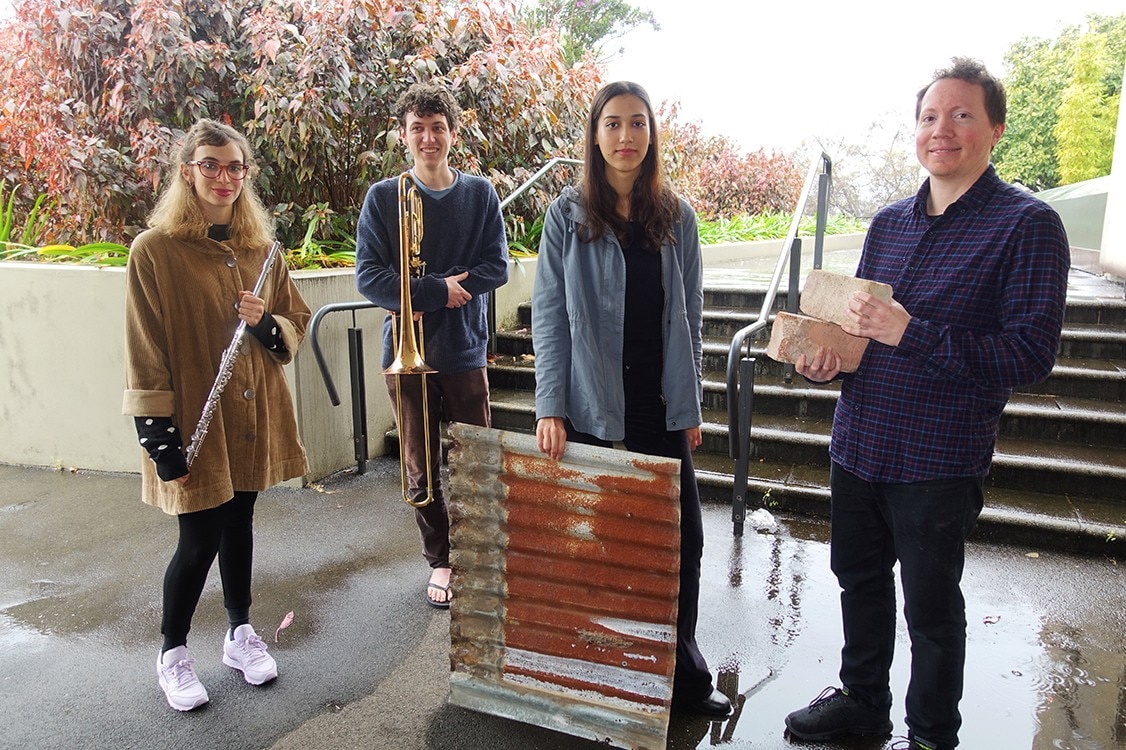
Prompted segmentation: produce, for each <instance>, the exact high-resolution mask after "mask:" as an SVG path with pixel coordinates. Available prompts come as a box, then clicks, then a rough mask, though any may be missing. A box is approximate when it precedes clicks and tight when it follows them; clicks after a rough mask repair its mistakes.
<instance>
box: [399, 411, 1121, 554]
mask: <svg viewBox="0 0 1126 750" xmlns="http://www.w3.org/2000/svg"><path fill="white" fill-rule="evenodd" d="M521 414H522V415H523V417H524V419H521V418H520V415H521ZM531 416H532V414H531V404H530V403H528V402H527V401H526V400H521V402H520V403H514V404H511V405H510V408H502V409H501V410H499V412H498V411H494V414H493V420H494V422H493V426H494V427H498V428H500V429H509V430H516V431H526V432H530V431H531V427H530V425H531ZM508 422H514V424H506V423H508ZM388 443H389V445H388V447H389V449H391V450H394V451H398V441H397V436H396V435H395V433H394V432H391V433H389V434H388ZM1000 460H1001V461H1003V460H1004V459H1003V458H1001V459H1000ZM693 462H694V464H695V466H696V475H697V483H698V485H699V490H700V496H701V499H702V500H703V501H704V502H710V503H718V504H721V505H727V504H730V503H731V498H732V488H733V485H734V476H733V473H732V470H733V468H734V462H733V461H732V460H731V459H730V458H728V457H727V456H726V455H720V454H715V453H706V452H705V453H701V452H697V453H696V454H695V455H694V456H693ZM750 468H751V475H750V477H749V481H748V486H747V496H746V502H747V514H748V515H750V513H751V512H753V511H754V510H755V509H757V508H764V509H766V510H768V511H770V512H772V513H775V512H781V513H791V514H797V515H804V516H810V517H817V518H828V516H829V489H828V486H829V469H828V467H827V466H810V465H807V464H802V463H789V462H785V461H771V460H759V461H754V462H752V465H751V467H750ZM974 538H976V539H981V540H993V541H997V542H1004V543H1008V544H1022V545H1028V546H1030V547H1032V548H1034V549H1060V550H1067V551H1069V552H1081V553H1084V554H1116V550H1117V548H1118V547H1119V546H1121V541H1122V540H1126V505H1124V504H1123V503H1122V502H1116V501H1114V500H1112V499H1107V498H1100V497H1084V496H1082V495H1079V494H1074V493H1059V492H1055V493H1053V492H1042V491H1037V490H1017V489H1012V488H1007V487H1000V486H997V485H996V484H994V483H992V482H989V483H987V485H986V487H985V508H984V510H983V511H982V514H981V518H980V519H979V522H978V525H977V528H976V529H975V531H974Z"/></svg>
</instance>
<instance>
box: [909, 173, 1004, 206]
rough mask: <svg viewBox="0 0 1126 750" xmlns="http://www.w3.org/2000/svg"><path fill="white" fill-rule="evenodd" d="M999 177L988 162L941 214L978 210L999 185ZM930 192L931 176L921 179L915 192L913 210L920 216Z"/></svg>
mask: <svg viewBox="0 0 1126 750" xmlns="http://www.w3.org/2000/svg"><path fill="white" fill-rule="evenodd" d="M1001 184H1002V182H1001V178H1000V177H998V176H997V170H996V169H994V168H993V165H992V164H990V165H989V166H988V167H986V168H985V171H984V172H982V173H981V177H978V178H977V182H975V183H974V184H973V185H971V186H970V189H969V190H967V191H966V192H964V193H962V195H961V197H959V198H958V200H956V201H954V202H953V203H951V204H950V206H949V207H948V208H947V209H946V212H945V213H944V214H943V215H947V214H949V213H950V212H951V211H974V212H977V211H980V210H981V209H982V208H983V207H984V206H985V204H986V203H988V202H989V199H990V197H991V196H992V195H993V193H994V191H996V189H997V187H998V186H999V185H1001ZM930 193H931V178H930V177H928V178H927V179H925V180H923V184H922V185H921V186H920V187H919V192H917V193H915V211H916V212H917V213H918V214H919V215H920V216H926V215H927V198H929V197H930Z"/></svg>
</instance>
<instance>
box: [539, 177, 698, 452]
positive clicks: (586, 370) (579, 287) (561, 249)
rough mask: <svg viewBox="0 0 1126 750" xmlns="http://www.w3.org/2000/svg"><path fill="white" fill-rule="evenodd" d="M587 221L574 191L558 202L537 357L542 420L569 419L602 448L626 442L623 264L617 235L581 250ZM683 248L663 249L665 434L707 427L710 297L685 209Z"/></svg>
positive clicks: (543, 281)
mask: <svg viewBox="0 0 1126 750" xmlns="http://www.w3.org/2000/svg"><path fill="white" fill-rule="evenodd" d="M584 219H585V215H584V212H583V208H582V206H581V205H580V204H579V202H578V192H577V191H576V190H575V189H574V188H572V187H567V188H564V189H563V192H562V194H561V195H560V196H559V197H558V198H556V199H555V201H554V202H552V204H551V207H550V208H548V210H547V216H546V217H545V218H544V227H543V235H542V237H541V238H540V251H539V260H538V262H537V266H536V282H535V287H534V289H533V292H532V344H533V346H534V347H535V352H536V418H537V419H538V418H543V417H567V418H569V419H570V420H571V423H572V424H573V425H574V426H575V428H576V429H577V430H579V431H580V432H585V433H589V434H591V435H594V436H595V437H598V438H601V439H603V440H622V439H623V438H624V437H625V388H624V386H623V384H622V347H623V342H624V335H625V334H624V329H625V301H626V262H625V257H624V256H623V255H622V250H621V247H620V246H619V244H618V240H617V238H616V237H615V236H614V234H613V232H608V233H607V234H606V235H604V236H603V237H602V239H600V240H598V241H597V242H594V243H587V242H582V241H581V240H580V239H579V237H578V234H577V228H578V226H579V225H580V224H583V222H584ZM673 233H674V235H675V236H676V244H675V245H670V244H665V245H663V246H662V247H661V278H662V285H663V286H664V297H665V306H664V321H663V323H664V337H663V338H664V375H663V379H662V389H663V392H664V398H665V403H666V407H667V414H666V422H665V425H666V428H667V429H668V430H669V431H674V430H686V429H688V428H690V427H696V426H698V425H699V424H700V423H701V421H702V417H701V411H700V403H701V399H702V397H703V384H702V381H701V377H700V367H701V357H702V354H703V343H702V340H701V332H700V329H701V323H702V318H703V301H704V294H703V287H702V276H701V274H702V269H701V265H702V264H701V260H700V236H699V234H698V233H697V229H696V213H695V211H693V210H692V207H691V206H689V205H688V203H687V202H686V201H683V200H681V201H680V220H679V221H678V222H677V223H676V224H675V225H674V227H673Z"/></svg>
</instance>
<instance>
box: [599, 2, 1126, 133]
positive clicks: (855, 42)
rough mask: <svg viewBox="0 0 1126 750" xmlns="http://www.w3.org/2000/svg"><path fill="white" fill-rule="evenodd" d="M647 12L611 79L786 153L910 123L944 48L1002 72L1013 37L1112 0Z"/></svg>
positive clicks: (1107, 11)
mask: <svg viewBox="0 0 1126 750" xmlns="http://www.w3.org/2000/svg"><path fill="white" fill-rule="evenodd" d="M633 2H634V4H635V5H636V6H638V7H641V8H646V9H649V10H652V11H653V13H654V14H655V15H656V17H657V21H658V23H660V25H661V30H660V31H653V30H652V29H650V28H648V27H645V28H644V29H637V30H635V31H633V32H631V33H630V34H628V35H626V36H625V37H623V38H622V39H621V40H620V41H619V42H618V43H617V44H613V43H612V44H611V45H608V48H609V47H618V46H622V47H624V48H625V53H624V54H623V55H622V56H620V57H618V58H616V59H614V60H612V61H611V62H610V64H609V66H608V75H609V78H610V80H617V79H627V80H633V81H636V82H638V83H640V84H641V85H642V86H644V87H645V88H646V90H648V92H649V95H650V97H651V98H652V99H653V104H654V106H656V105H657V104H658V103H659V102H661V101H663V100H679V101H680V103H681V116H682V119H683V120H687V121H699V122H700V123H701V124H702V127H703V129H704V130H705V132H707V133H709V134H713V135H725V136H728V137H730V138H733V139H734V140H736V141H737V142H738V143H739V144H740V145H742V146H743V148H745V149H749V150H755V149H758V148H760V147H765V148H767V149H768V150H769V149H775V148H777V149H782V150H786V151H789V150H792V149H794V148H795V147H797V146H798V145H799V144H800V143H802V142H803V141H806V140H810V139H813V138H817V137H821V138H824V139H827V140H832V139H835V138H839V137H840V136H842V135H844V136H849V137H850V139H851V136H852V135H853V134H861V133H863V131H864V130H865V129H866V128H867V127H868V125H869V124H870V123H871V122H873V121H874V120H877V119H882V118H888V119H890V120H892V121H896V120H898V121H902V122H905V123H909V124H910V123H912V122H913V119H914V106H915V99H914V96H915V92H916V91H918V90H919V88H921V87H922V86H923V85H924V84H925V83H926V82H927V81H929V80H930V77H931V75H932V73H933V72H934V70H935V69H936V68H939V67H942V66H944V65H945V64H946V63H948V62H949V60H950V58H951V57H953V56H955V55H961V56H968V57H975V58H977V59H979V60H981V61H982V62H984V63H985V64H986V66H987V67H989V69H990V70H991V71H992V72H994V73H997V74H1000V75H1002V76H1003V75H1004V72H1005V71H1004V68H1003V58H1004V55H1005V52H1006V51H1007V50H1008V49H1009V46H1010V45H1011V44H1012V43H1013V42H1015V41H1017V40H1019V39H1020V38H1021V37H1023V36H1038V37H1048V38H1055V37H1056V36H1057V35H1058V34H1059V32H1060V30H1061V29H1063V28H1065V27H1066V26H1070V25H1078V24H1081V23H1082V22H1083V21H1084V19H1085V17H1086V16H1087V14H1088V13H1100V14H1103V15H1115V14H1119V13H1123V12H1126V2H1123V0H1031V2H1016V1H1015V0H971V1H970V2H965V1H964V0H962V1H959V0H955V1H954V2H946V3H923V2H910V0H909V1H908V2H903V1H902V0H900V1H899V2H884V1H882V0H855V1H853V2H849V1H848V0H769V1H767V2H764V1H763V0H691V1H689V2H685V0H633Z"/></svg>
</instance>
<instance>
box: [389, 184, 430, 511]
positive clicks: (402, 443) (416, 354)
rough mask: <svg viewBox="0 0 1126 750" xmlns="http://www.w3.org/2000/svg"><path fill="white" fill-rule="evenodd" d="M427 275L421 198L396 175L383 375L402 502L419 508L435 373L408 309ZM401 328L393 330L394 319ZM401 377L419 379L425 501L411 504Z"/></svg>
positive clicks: (428, 444) (428, 441) (428, 501)
mask: <svg viewBox="0 0 1126 750" xmlns="http://www.w3.org/2000/svg"><path fill="white" fill-rule="evenodd" d="M425 273H426V261H424V260H423V259H422V197H421V196H420V195H419V193H418V187H417V186H416V185H415V182H414V178H413V177H411V174H410V172H403V173H402V174H401V175H399V278H400V291H399V313H398V315H396V314H395V313H391V338H392V340H393V341H395V342H396V348H395V360H394V361H393V362H392V363H391V366H390V367H388V368H387V369H386V370H384V371H383V374H385V375H394V376H395V396H396V398H395V401H396V404H395V419H396V422H397V423H398V425H399V473H400V475H401V476H402V485H403V502H405V503H406V504H407V505H410V506H413V507H415V508H421V507H424V506H426V505H429V504H430V503H431V502H433V501H434V475H433V470H432V468H431V458H430V406H429V404H428V403H427V399H426V375H427V373H431V372H437V370H435V369H433V368H432V367H430V366H428V365H427V364H426V362H425V361H423V358H424V357H425V356H426V355H425V343H424V341H423V333H422V319H421V318H419V320H418V326H417V330H416V328H415V320H414V308H413V307H412V305H411V278H412V277H415V278H420V277H421V276H423V274H425ZM397 318H402V324H401V325H399V326H396V319H397ZM404 375H418V376H419V377H421V378H422V381H421V386H422V435H423V437H422V440H423V443H424V444H425V446H426V497H425V498H423V499H420V500H412V499H411V497H410V493H409V492H408V489H407V458H406V434H405V433H404V431H403V389H402V378H403V376H404Z"/></svg>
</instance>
